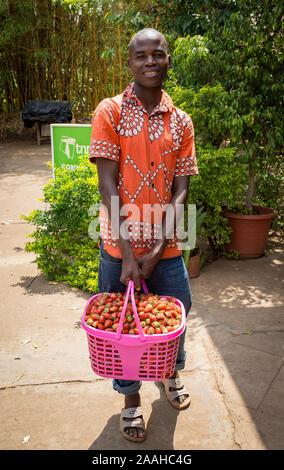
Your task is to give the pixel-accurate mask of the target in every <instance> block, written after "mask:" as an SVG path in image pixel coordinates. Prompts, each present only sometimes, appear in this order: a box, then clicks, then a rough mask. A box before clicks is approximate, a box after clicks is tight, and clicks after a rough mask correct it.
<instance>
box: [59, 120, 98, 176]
mask: <svg viewBox="0 0 284 470" xmlns="http://www.w3.org/2000/svg"><path fill="white" fill-rule="evenodd" d="M91 133H92V127H91V124H50V134H51V152H52V165H53V167H55V168H67V170H72V169H74V168H76V167H77V166H78V165H79V158H78V157H80V156H81V155H85V154H89V152H90V141H91ZM53 176H54V171H53Z"/></svg>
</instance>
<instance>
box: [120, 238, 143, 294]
mask: <svg viewBox="0 0 284 470" xmlns="http://www.w3.org/2000/svg"><path fill="white" fill-rule="evenodd" d="M119 247H120V252H121V256H122V268H121V276H120V282H122V284H125V285H126V286H127V285H128V282H129V281H131V280H132V281H134V286H135V289H137V290H139V289H140V286H141V283H140V270H139V265H138V263H137V260H136V258H135V256H134V253H133V251H132V249H131V247H130V245H129V243H128V242H127V241H125V240H119Z"/></svg>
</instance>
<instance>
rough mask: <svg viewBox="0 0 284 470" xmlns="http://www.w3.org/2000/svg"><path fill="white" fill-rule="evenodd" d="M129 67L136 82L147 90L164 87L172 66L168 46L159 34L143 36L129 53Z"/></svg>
mask: <svg viewBox="0 0 284 470" xmlns="http://www.w3.org/2000/svg"><path fill="white" fill-rule="evenodd" d="M128 65H129V68H130V69H131V71H132V73H133V77H134V81H135V82H136V83H137V84H139V85H140V86H143V87H145V88H154V87H159V86H161V85H162V83H163V80H164V79H165V77H166V75H167V71H168V66H169V65H170V56H169V55H168V53H167V48H166V44H165V42H164V40H163V38H162V37H161V36H160V35H158V34H156V35H155V34H151V35H147V34H145V35H141V36H140V38H137V39H136V41H135V42H134V44H133V46H132V47H131V49H130V52H129V59H128Z"/></svg>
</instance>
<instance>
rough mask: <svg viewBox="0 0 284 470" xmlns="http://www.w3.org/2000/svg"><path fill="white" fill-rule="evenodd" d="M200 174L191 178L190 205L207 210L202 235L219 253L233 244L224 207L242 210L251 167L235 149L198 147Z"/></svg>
mask: <svg viewBox="0 0 284 470" xmlns="http://www.w3.org/2000/svg"><path fill="white" fill-rule="evenodd" d="M196 153H197V162H198V170H199V175H196V176H194V178H191V181H190V186H189V196H188V202H189V203H190V204H196V206H197V207H202V206H203V208H204V211H205V212H206V217H205V219H204V222H203V224H202V226H201V234H202V235H204V236H205V237H207V238H208V240H209V242H210V245H211V247H212V248H213V249H214V251H215V252H220V251H221V248H222V245H223V244H224V243H226V242H229V233H230V232H231V229H230V227H229V226H228V225H227V219H226V218H224V217H222V215H221V212H222V208H223V207H226V208H228V209H233V208H236V207H241V206H242V204H243V200H244V197H245V191H244V188H245V183H246V181H247V166H246V165H245V163H244V162H243V161H242V158H241V156H240V155H238V154H237V152H236V149H235V148H225V147H224V148H220V149H216V148H214V147H210V146H207V147H200V146H197V149H196Z"/></svg>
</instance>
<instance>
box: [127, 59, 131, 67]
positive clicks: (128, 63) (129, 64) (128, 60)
mask: <svg viewBox="0 0 284 470" xmlns="http://www.w3.org/2000/svg"><path fill="white" fill-rule="evenodd" d="M127 65H128V67H129V68H130V70H131V59H130V57H128V59H127Z"/></svg>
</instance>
